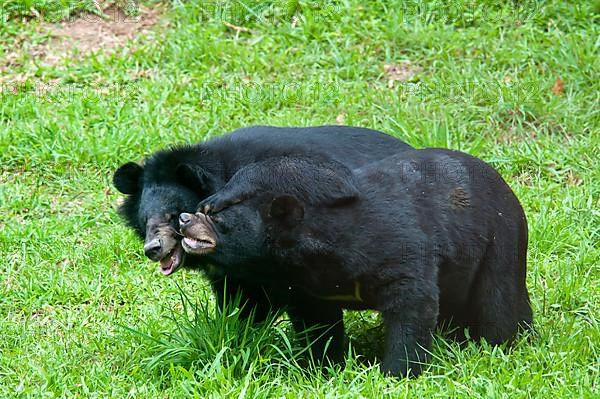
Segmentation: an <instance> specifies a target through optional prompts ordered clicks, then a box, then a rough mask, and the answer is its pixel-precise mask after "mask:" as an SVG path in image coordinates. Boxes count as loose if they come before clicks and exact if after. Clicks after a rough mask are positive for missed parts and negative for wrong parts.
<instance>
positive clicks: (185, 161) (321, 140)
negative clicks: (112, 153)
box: [113, 126, 412, 319]
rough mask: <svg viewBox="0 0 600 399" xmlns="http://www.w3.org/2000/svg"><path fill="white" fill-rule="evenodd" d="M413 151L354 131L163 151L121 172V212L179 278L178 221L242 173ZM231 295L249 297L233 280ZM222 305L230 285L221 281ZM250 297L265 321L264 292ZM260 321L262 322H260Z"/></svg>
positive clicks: (306, 131) (356, 162) (194, 262)
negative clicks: (275, 161) (279, 161)
mask: <svg viewBox="0 0 600 399" xmlns="http://www.w3.org/2000/svg"><path fill="white" fill-rule="evenodd" d="M410 149H412V147H410V146H409V145H408V144H406V143H404V142H402V141H400V140H398V139H396V138H394V137H392V136H389V135H386V134H384V133H381V132H378V131H375V130H370V129H365V128H357V127H349V126H319V127H307V128H280V127H272V126H254V127H248V128H243V129H238V130H236V131H234V132H231V133H229V134H226V135H224V136H221V137H218V138H215V139H212V140H210V141H206V142H204V143H200V144H197V145H191V146H183V147H178V148H173V149H169V150H164V151H160V152H158V153H156V154H154V155H153V156H151V157H150V158H149V159H147V160H146V162H145V163H144V165H143V166H142V165H139V164H137V163H134V162H128V163H125V164H124V165H122V166H121V167H119V168H118V169H117V171H116V172H115V174H114V177H113V182H114V185H115V187H116V188H117V189H118V190H119V191H120V192H121V193H123V194H127V197H126V198H125V201H124V203H123V204H122V205H121V206H120V208H119V211H120V213H121V214H122V215H123V216H124V218H125V220H126V221H127V223H128V224H129V225H130V226H131V227H132V228H133V229H134V230H135V231H136V232H137V233H138V235H139V236H140V237H141V238H142V239H144V252H145V254H146V255H147V256H148V257H149V258H150V259H152V260H155V261H160V269H161V271H162V273H164V274H166V275H168V274H171V273H173V272H174V271H175V270H177V268H178V267H179V266H180V265H181V264H182V263H183V261H184V253H183V250H182V248H181V240H180V237H179V236H178V234H177V230H178V222H177V217H178V215H179V214H180V213H181V212H194V211H195V210H196V209H197V205H198V203H199V202H200V201H201V200H203V199H204V198H206V197H208V196H209V195H211V194H213V193H215V192H216V191H217V190H218V189H220V188H221V187H222V186H223V185H224V184H225V183H226V182H227V181H228V180H229V178H230V177H231V176H232V175H233V174H234V173H236V172H237V171H238V170H239V169H240V168H241V167H243V166H245V165H247V164H250V163H253V162H257V161H260V160H264V159H267V158H270V157H275V156H281V155H293V154H299V155H305V156H309V157H310V156H311V155H312V154H315V155H318V154H327V155H328V156H331V157H332V158H333V159H335V160H337V161H339V162H341V163H342V164H344V165H347V166H349V167H358V166H361V165H365V164H367V163H369V162H372V161H375V160H380V159H383V158H385V157H386V156H389V155H392V154H395V153H397V152H401V151H406V150H410ZM185 262H186V265H187V266H188V267H203V266H204V264H203V263H202V262H201V259H199V258H194V257H193V256H191V257H190V256H188V257H187V259H186V261H185ZM228 284H229V286H228V293H229V294H231V295H236V294H237V291H238V290H239V289H241V285H240V284H242V283H240V284H238V283H236V282H235V281H234V280H233V279H230V281H229V282H228ZM212 285H213V288H214V289H215V291H216V294H217V297H218V300H219V303H221V302H222V300H223V286H222V281H221V280H217V279H213V281H212ZM244 285H246V287H244V295H246V296H250V297H252V298H249V302H253V301H254V302H256V305H257V306H258V307H260V308H261V309H260V311H259V312H257V313H259V314H263V315H265V314H266V311H267V310H268V309H269V304H268V302H266V301H265V298H264V295H263V289H262V288H261V287H254V286H252V287H250V286H247V284H246V283H244ZM258 318H260V317H257V319H258Z"/></svg>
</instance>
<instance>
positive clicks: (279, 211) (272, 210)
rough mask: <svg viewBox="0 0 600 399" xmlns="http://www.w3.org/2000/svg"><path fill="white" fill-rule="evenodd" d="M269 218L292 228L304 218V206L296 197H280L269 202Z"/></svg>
mask: <svg viewBox="0 0 600 399" xmlns="http://www.w3.org/2000/svg"><path fill="white" fill-rule="evenodd" d="M269 216H270V217H272V218H273V219H276V220H279V221H281V222H283V223H284V224H285V225H287V226H288V227H293V226H296V225H297V224H298V223H300V222H301V221H302V219H303V218H304V205H302V203H301V202H300V201H299V200H298V199H297V198H296V197H293V196H291V195H281V196H279V197H275V199H273V201H272V202H271V206H270V207H269Z"/></svg>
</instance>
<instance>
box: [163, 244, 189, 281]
mask: <svg viewBox="0 0 600 399" xmlns="http://www.w3.org/2000/svg"><path fill="white" fill-rule="evenodd" d="M184 259H185V253H184V252H183V247H182V246H181V244H179V243H178V244H177V245H176V246H175V248H174V249H173V250H172V251H171V252H169V254H168V255H167V256H165V257H164V258H162V259H161V260H160V272H161V273H162V274H164V275H165V276H169V275H171V274H173V273H175V271H176V270H177V269H178V268H179V267H180V266H181V265H182V264H183V261H184Z"/></svg>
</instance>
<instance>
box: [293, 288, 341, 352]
mask: <svg viewBox="0 0 600 399" xmlns="http://www.w3.org/2000/svg"><path fill="white" fill-rule="evenodd" d="M288 315H289V317H290V319H291V321H292V324H293V325H294V330H296V333H297V334H298V335H299V337H300V338H301V339H305V340H306V341H307V344H308V345H310V352H311V354H312V358H313V359H314V360H315V361H317V362H321V361H323V360H327V361H329V362H331V363H333V364H337V363H341V362H342V361H343V360H344V341H345V340H344V338H345V335H344V319H343V313H342V308H341V307H340V306H339V305H338V304H336V303H335V302H331V301H322V300H318V299H316V298H313V297H310V296H308V295H294V298H293V300H292V303H291V304H290V306H289V308H288Z"/></svg>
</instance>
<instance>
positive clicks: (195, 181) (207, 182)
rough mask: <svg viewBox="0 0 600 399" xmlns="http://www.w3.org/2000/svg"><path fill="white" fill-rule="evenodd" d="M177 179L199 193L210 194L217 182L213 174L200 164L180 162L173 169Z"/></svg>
mask: <svg viewBox="0 0 600 399" xmlns="http://www.w3.org/2000/svg"><path fill="white" fill-rule="evenodd" d="M175 173H176V174H177V181H178V182H179V183H181V184H183V185H184V186H186V187H188V188H190V189H191V190H193V191H195V192H196V193H198V194H200V195H210V194H212V193H213V192H214V191H215V190H216V188H217V185H218V183H219V181H218V179H216V178H215V176H214V175H213V174H212V173H210V172H208V171H207V170H206V169H204V168H203V167H201V166H198V165H194V164H188V163H181V164H179V165H177V168H176V169H175Z"/></svg>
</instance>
